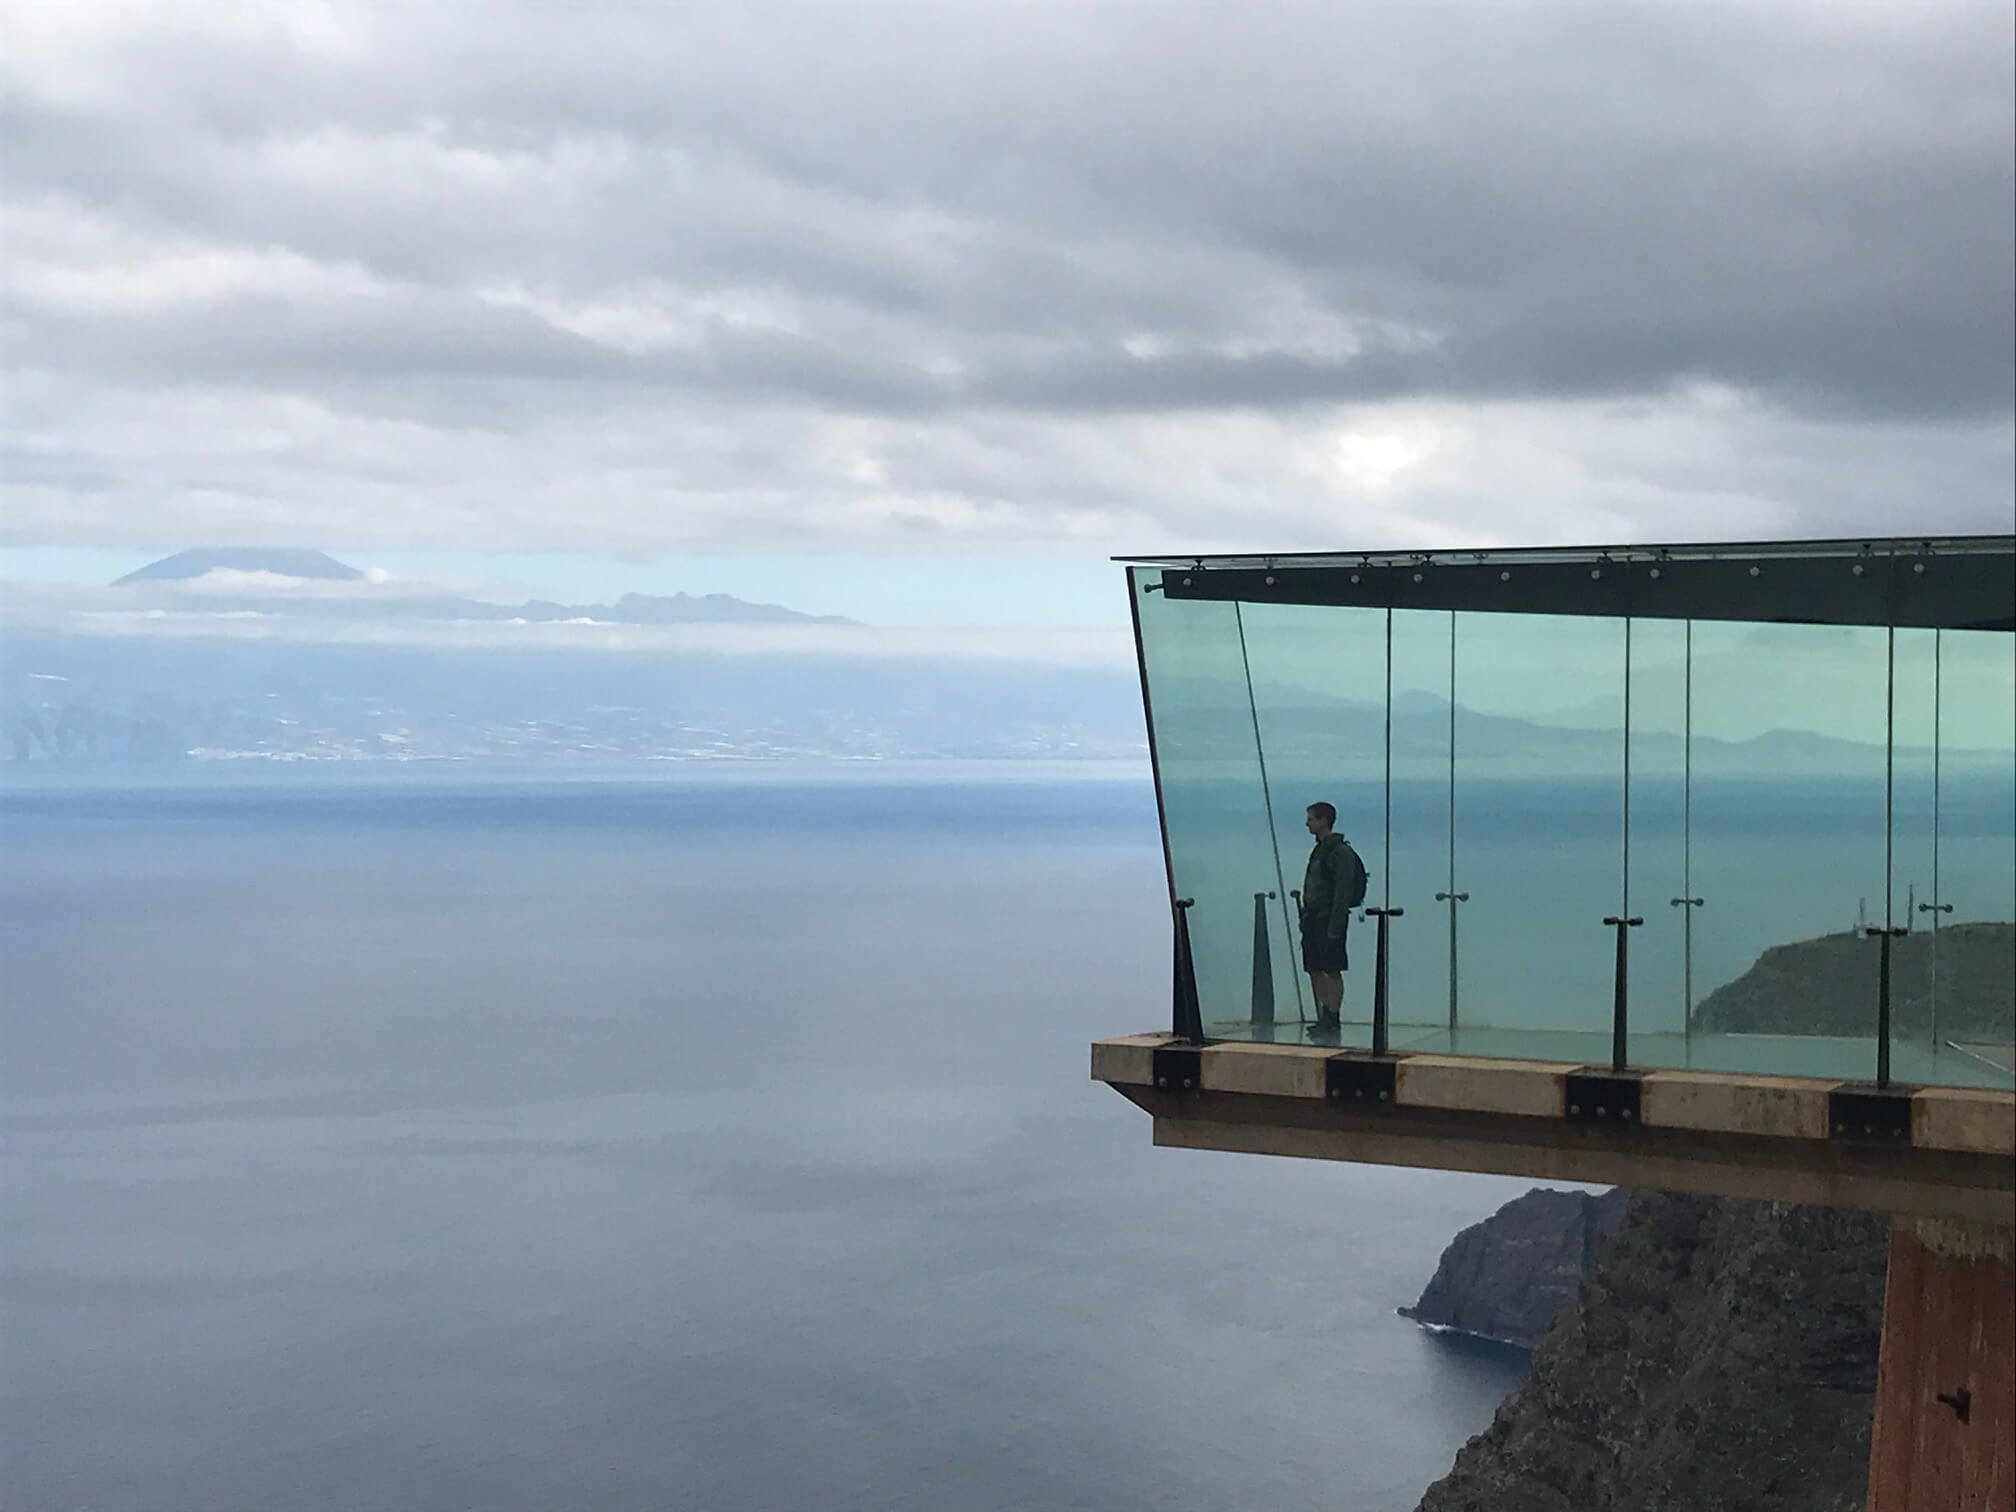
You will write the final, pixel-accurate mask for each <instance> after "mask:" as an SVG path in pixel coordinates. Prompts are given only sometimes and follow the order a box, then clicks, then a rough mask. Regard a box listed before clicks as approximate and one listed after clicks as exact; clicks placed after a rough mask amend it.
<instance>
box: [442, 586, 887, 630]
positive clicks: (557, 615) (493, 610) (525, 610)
mask: <svg viewBox="0 0 2016 1512" xmlns="http://www.w3.org/2000/svg"><path fill="white" fill-rule="evenodd" d="M455 608H456V609H458V610H460V611H463V612H461V613H459V614H457V615H456V616H455V617H456V618H461V619H500V618H509V619H526V620H570V619H592V620H603V621H606V622H608V623H610V624H615V625H853V624H858V623H859V621H857V620H850V619H843V618H842V617H841V616H839V615H837V614H800V613H799V612H798V611H797V610H796V609H786V608H784V607H783V606H782V605H780V604H752V603H749V602H748V601H747V600H744V599H738V598H734V597H731V596H730V595H728V594H726V593H702V594H693V593H675V594H673V595H672V596H671V597H670V598H658V597H654V596H653V595H651V594H648V593H626V594H624V595H623V597H622V598H620V599H618V600H617V601H616V602H615V603H613V604H554V603H549V602H547V601H546V600H544V599H535V600H533V601H532V602H531V603H529V604H520V605H519V606H518V607H516V608H515V609H507V608H504V607H502V606H501V605H497V604H479V603H477V602H476V601H474V600H473V599H457V600H455Z"/></svg>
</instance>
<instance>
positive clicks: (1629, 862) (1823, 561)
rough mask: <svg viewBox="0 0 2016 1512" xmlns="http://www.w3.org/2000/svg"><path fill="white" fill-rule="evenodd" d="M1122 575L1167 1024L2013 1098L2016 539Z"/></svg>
mask: <svg viewBox="0 0 2016 1512" xmlns="http://www.w3.org/2000/svg"><path fill="white" fill-rule="evenodd" d="M1128 578H1129V585H1130V591H1131V595H1132V600H1133V607H1134V615H1135V626H1136V639H1137V644H1138V649H1139V654H1140V662H1141V676H1142V688H1143V696H1144V700H1145V702H1146V706H1147V713H1148V721H1149V729H1150V746H1151V751H1152V754H1153V759H1154V766H1155V777H1156V785H1157V792H1158V798H1159V803H1160V809H1161V817H1162V830H1163V840H1164V847H1165V857H1166V861H1167V866H1168V881H1169V889H1170V901H1171V905H1172V914H1173V918H1174V919H1175V921H1176V935H1177V940H1178V945H1177V968H1178V969H1177V983H1178V985H1177V993H1176V998H1177V1009H1176V1023H1175V1025H1174V1028H1175V1030H1176V1032H1177V1034H1178V1035H1179V1036H1181V1037H1182V1038H1183V1039H1185V1040H1188V1041H1190V1042H1193V1043H1210V1042H1262V1043H1273V1044H1277V1045H1302V1046H1316V1045H1321V1046H1329V1047H1337V1048H1340V1049H1364V1050H1373V1051H1378V1052H1390V1053H1393V1054H1396V1055H1397V1054H1427V1055H1445V1056H1446V1055H1455V1056H1466V1057H1468V1056H1476V1057H1491V1058H1499V1059H1511V1060H1540V1061H1551V1062H1565V1063H1579V1064H1587V1065H1592V1066H1608V1067H1612V1068H1614V1069H1616V1070H1623V1069H1624V1068H1627V1067H1629V1068H1633V1069H1644V1070H1659V1069H1689V1070H1698V1071H1703V1072H1731V1073H1762V1074H1769V1075H1775V1076H1792V1077H1807V1078H1828V1079H1838V1080H1841V1081H1853V1082H1874V1083H1876V1084H1878V1085H1879V1086H1889V1085H1890V1084H1892V1083H1893V1082H1896V1083H1902V1084H1906V1085H1918V1086H1926V1087H1937V1086H1945V1087H1973V1088H1987V1089H1998V1090H2006V1089H2009V1088H2011V1087H2012V1086H2016V538H2011V537H2006V536H2004V537H1988V538H1978V537H1977V538H1966V539H1949V540H1933V541H1905V540H1885V541H1871V542H1822V543H1790V544H1773V545H1740V546H1729V545H1724V546H1704V547H1679V546H1676V547H1665V548H1638V547H1632V548H1610V549H1577V550H1547V551H1486V552H1424V553H1405V554H1396V553H1385V554H1375V555H1364V556H1361V555H1348V554H1344V555H1325V556H1281V557H1203V558H1196V557H1186V558H1172V559H1166V560H1157V561H1137V562H1134V563H1132V564H1130V565H1129V567H1128ZM1312 804H1330V805H1334V807H1335V809H1336V813H1337V816H1338V817H1337V820H1336V829H1337V832H1338V833H1339V834H1341V835H1343V836H1344V837H1346V839H1348V841H1349V842H1350V844H1351V846H1352V847H1353V848H1354V849H1355V850H1356V851H1357V853H1358V855H1359V856H1360V858H1361V859H1362V861H1363V863H1364V866H1365V869H1366V873H1367V890H1366V895H1365V897H1364V899H1363V902H1362V905H1361V906H1360V907H1358V908H1356V909H1354V910H1352V912H1351V921H1350V923H1349V926H1348V929H1347V930H1346V932H1345V935H1344V939H1343V941H1342V942H1341V944H1342V947H1343V953H1344V955H1345V956H1346V957H1347V958H1348V969H1347V970H1346V971H1345V972H1344V973H1343V981H1344V984H1345V985H1344V995H1343V1002H1342V1007H1341V1013H1340V1014H1339V1015H1338V1017H1337V1019H1336V1020H1334V1021H1333V1020H1332V1019H1330V1018H1329V1016H1328V1015H1323V1014H1319V1005H1318V1003H1317V1001H1316V1000H1315V997H1314V991H1315V988H1314V986H1313V984H1312V979H1311V977H1310V976H1308V975H1307V974H1305V972H1304V970H1303V964H1304V961H1303V951H1304V940H1303V937H1302V928H1301V919H1300V913H1301V907H1302V892H1303V885H1304V872H1305V864H1306V862H1307V860H1308V858H1309V855H1310V850H1311V835H1310V832H1309V829H1308V827H1307V815H1308V810H1309V806H1310V805H1312ZM1347 885H1348V884H1347ZM1313 932H1314V933H1318V934H1326V937H1327V932H1325V931H1323V930H1322V928H1321V923H1320V921H1319V922H1318V923H1317V925H1316V926H1315V928H1314V931H1313ZM1318 948H1319V950H1320V949H1321V948H1323V947H1322V945H1321V943H1320V942H1319V943H1318ZM1192 983H1194V993H1193V991H1192Z"/></svg>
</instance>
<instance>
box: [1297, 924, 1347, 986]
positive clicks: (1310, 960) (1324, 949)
mask: <svg viewBox="0 0 2016 1512" xmlns="http://www.w3.org/2000/svg"><path fill="white" fill-rule="evenodd" d="M1302 969H1303V970H1304V971H1307V972H1310V973H1312V974H1318V973H1320V974H1321V975H1324V976H1336V975H1339V974H1341V973H1343V972H1344V971H1347V970H1349V969H1350V963H1349V961H1347V960H1346V959H1345V955H1344V936H1343V935H1338V936H1337V937H1336V938H1334V939H1333V938H1332V937H1331V935H1330V931H1329V928H1328V926H1327V924H1326V922H1325V921H1324V920H1322V919H1304V920H1303V921H1302Z"/></svg>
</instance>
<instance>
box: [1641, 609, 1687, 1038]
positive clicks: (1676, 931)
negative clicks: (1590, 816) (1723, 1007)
mask: <svg viewBox="0 0 2016 1512" xmlns="http://www.w3.org/2000/svg"><path fill="white" fill-rule="evenodd" d="M1690 636H1691V631H1690V629H1689V626H1688V625H1687V623H1686V622H1685V621H1684V620H1634V621H1633V622H1632V624H1631V718H1630V757H1631V770H1630V777H1631V795H1630V796H1631V802H1630V814H1629V816H1628V817H1629V821H1630V824H1629V835H1628V837H1627V838H1628V840H1629V842H1630V855H1631V864H1630V893H1631V896H1630V912H1631V914H1632V916H1634V917H1637V918H1642V919H1643V920H1644V921H1645V922H1644V924H1643V925H1642V926H1641V927H1639V928H1637V929H1634V930H1632V931H1631V961H1630V965H1631V978H1630V989H1631V997H1630V1008H1631V1016H1630V1023H1631V1042H1630V1054H1631V1060H1632V1063H1633V1064H1635V1065H1641V1066H1684V1065H1686V1064H1687V1063H1688V1061H1687V1034H1686V1030H1687V1009H1688V1002H1687V999H1688V996H1689V993H1690V991H1691V989H1692V985H1693V984H1692V981H1691V979H1690V974H1689V972H1688V970H1687V955H1688V946H1689V943H1690V942H1691V939H1692V933H1693V925H1694V924H1695V923H1698V921H1696V920H1694V919H1693V918H1692V915H1693V914H1694V913H1695V912H1696V911H1697V910H1696V909H1695V908H1694V906H1693V905H1692V904H1690V903H1689V902H1688V901H1687V899H1688V898H1690V897H1691V896H1693V894H1692V893H1691V891H1690V885H1691V880H1692V878H1691V874H1690V870H1689V867H1688V864H1687V861H1688V858H1687V827H1686V820H1687V807H1688V805H1687V779H1688V777H1689V775H1690V774H1689V772H1688V766H1687V724H1688V714H1689V707H1688V697H1687V691H1688V690H1687V652H1688V643H1689V639H1690Z"/></svg>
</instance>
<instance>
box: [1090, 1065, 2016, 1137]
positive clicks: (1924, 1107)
mask: <svg viewBox="0 0 2016 1512" xmlns="http://www.w3.org/2000/svg"><path fill="white" fill-rule="evenodd" d="M1190 1048H1191V1047H1188V1046H1186V1045H1185V1044H1184V1042H1183V1041H1181V1040H1179V1039H1176V1038H1175V1037H1174V1036H1171V1035H1167V1034H1130V1035H1122V1036H1119V1037H1117V1038H1113V1039H1103V1040H1095V1041H1093V1043H1092V1079H1093V1080H1094V1081H1103V1082H1106V1083H1108V1084H1109V1085H1111V1086H1113V1087H1115V1088H1116V1089H1118V1090H1121V1091H1123V1092H1124V1091H1125V1090H1126V1089H1127V1088H1129V1087H1152V1086H1153V1085H1154V1082H1155V1074H1154V1067H1155V1054H1156V1052H1157V1051H1158V1050H1163V1051H1168V1050H1177V1051H1187V1050H1189V1049H1190ZM1194 1053H1195V1054H1196V1055H1197V1057H1198V1060H1197V1065H1198V1067H1199V1076H1198V1086H1199V1088H1201V1089H1202V1090H1203V1091H1206V1092H1223V1093H1237V1094H1242V1095H1250V1096H1256V1097H1267V1098H1282V1099H1294V1100H1298V1101H1304V1102H1312V1103H1315V1104H1318V1105H1321V1104H1322V1103H1323V1101H1324V1098H1325V1088H1326V1080H1327V1077H1328V1074H1329V1073H1328V1070H1327V1067H1328V1064H1329V1062H1330V1061H1332V1060H1334V1059H1337V1058H1338V1057H1340V1056H1343V1057H1346V1058H1348V1059H1351V1060H1354V1061H1356V1060H1364V1059H1368V1058H1369V1057H1367V1056H1366V1054H1365V1052H1363V1051H1340V1050H1337V1049H1334V1048H1330V1047H1327V1046H1319V1045H1267V1044H1252V1043H1245V1042H1226V1043H1221V1044H1212V1045H1205V1046H1202V1047H1200V1048H1197V1049H1196V1050H1195V1052H1194ZM1391 1060H1392V1063H1393V1066H1394V1094H1393V1103H1394V1107H1395V1108H1396V1109H1407V1108H1413V1109H1437V1110H1443V1111H1448V1112H1470V1113H1485V1114H1496V1115H1503V1116H1508V1117H1519V1118H1534V1119H1555V1120H1559V1119H1561V1118H1562V1117H1563V1114H1564V1097H1565V1091H1566V1087H1567V1079H1568V1077H1569V1076H1570V1075H1571V1074H1574V1073H1577V1072H1587V1071H1594V1072H1596V1074H1599V1075H1600V1074H1603V1073H1602V1071H1601V1068H1591V1067H1585V1066H1582V1065H1580V1064H1578V1063H1575V1062H1569V1061H1531V1060H1506V1059H1498V1058H1490V1057H1484V1056H1465V1055H1439V1054H1419V1055H1409V1054H1399V1055H1395V1056H1393V1057H1391ZM1631 1075H1632V1077H1633V1078H1634V1079H1635V1080H1636V1081H1637V1083H1638V1088H1639V1099H1640V1105H1639V1114H1638V1123H1639V1127H1640V1128H1641V1129H1642V1130H1644V1131H1647V1132H1650V1131H1652V1130H1666V1131H1673V1132H1682V1131H1684V1132H1690V1133H1702V1134H1733V1135H1746V1136H1756V1137H1762V1138H1769V1139H1778V1140H1803V1141H1815V1142H1820V1143H1826V1142H1828V1138H1829V1132H1830V1130H1829V1126H1828V1110H1829V1106H1830V1099H1831V1098H1832V1097H1833V1094H1835V1093H1836V1092H1837V1091H1840V1090H1841V1089H1843V1087H1844V1086H1847V1085H1849V1084H1845V1083H1842V1082H1840V1081H1832V1080H1826V1079H1822V1078H1817V1077H1798V1076H1766V1075H1760V1074H1755V1073H1749V1072H1735V1071H1701V1070H1686V1071H1682V1070H1646V1071H1642V1072H1637V1071H1634V1072H1632V1073H1631ZM1899 1090H1900V1092H1902V1093H1907V1094H1908V1096H1909V1099H1910V1137H1909V1145H1910V1147H1911V1148H1913V1149H1916V1150H1921V1151H1948V1152H1952V1153H1956V1154H1970V1155H1992V1156H2000V1157H2003V1158H2005V1159H2006V1158H2009V1157H2012V1156H2016V1092H2008V1091H2001V1090H1997V1089H1993V1088H1976V1087H1917V1088H1905V1089H1899Z"/></svg>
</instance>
